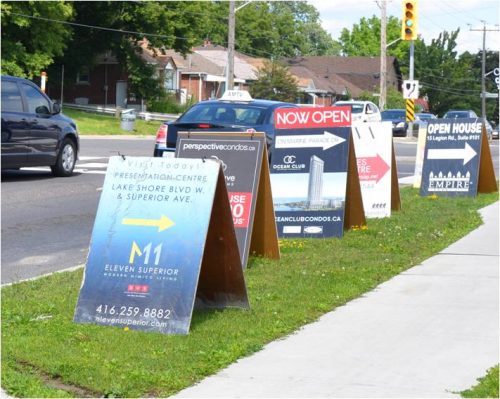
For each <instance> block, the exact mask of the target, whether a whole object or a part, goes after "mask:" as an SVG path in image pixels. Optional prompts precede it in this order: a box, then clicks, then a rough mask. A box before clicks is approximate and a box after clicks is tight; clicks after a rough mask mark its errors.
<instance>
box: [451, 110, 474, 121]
mask: <svg viewBox="0 0 500 399" xmlns="http://www.w3.org/2000/svg"><path fill="white" fill-rule="evenodd" d="M443 118H445V119H457V118H477V115H476V113H475V112H474V111H472V110H471V109H451V110H449V111H448V112H446V113H445V114H444V115H443Z"/></svg>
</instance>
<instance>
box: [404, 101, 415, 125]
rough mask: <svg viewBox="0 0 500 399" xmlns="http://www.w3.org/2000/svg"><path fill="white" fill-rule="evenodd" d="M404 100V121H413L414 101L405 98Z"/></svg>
mask: <svg viewBox="0 0 500 399" xmlns="http://www.w3.org/2000/svg"><path fill="white" fill-rule="evenodd" d="M405 102H406V122H413V121H414V120H415V101H414V100H405Z"/></svg>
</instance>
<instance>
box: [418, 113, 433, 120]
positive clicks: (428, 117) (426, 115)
mask: <svg viewBox="0 0 500 399" xmlns="http://www.w3.org/2000/svg"><path fill="white" fill-rule="evenodd" d="M417 116H418V117H419V118H420V119H434V117H433V116H432V114H417Z"/></svg>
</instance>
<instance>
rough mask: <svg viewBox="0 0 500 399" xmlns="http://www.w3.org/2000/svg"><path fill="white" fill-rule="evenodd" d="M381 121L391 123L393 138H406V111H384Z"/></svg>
mask: <svg viewBox="0 0 500 399" xmlns="http://www.w3.org/2000/svg"><path fill="white" fill-rule="evenodd" d="M382 120H383V121H390V122H392V135H393V136H403V137H404V136H406V131H407V130H408V123H407V122H406V110H404V109H386V110H385V111H382Z"/></svg>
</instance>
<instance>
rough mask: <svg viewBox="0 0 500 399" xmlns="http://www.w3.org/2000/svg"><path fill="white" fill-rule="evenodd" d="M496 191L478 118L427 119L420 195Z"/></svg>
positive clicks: (471, 193)
mask: <svg viewBox="0 0 500 399" xmlns="http://www.w3.org/2000/svg"><path fill="white" fill-rule="evenodd" d="M497 190H498V188H497V184H496V180H495V174H494V170H493V163H492V160H491V154H490V151H489V145H488V140H487V138H486V130H485V129H484V126H483V125H482V122H481V119H479V118H469V119H456V120H447V119H436V120H431V121H429V122H428V124H427V136H426V145H425V153H424V164H423V167H422V182H421V186H420V194H421V195H431V194H437V195H447V196H474V195H476V194H477V193H478V192H492V191H497Z"/></svg>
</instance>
